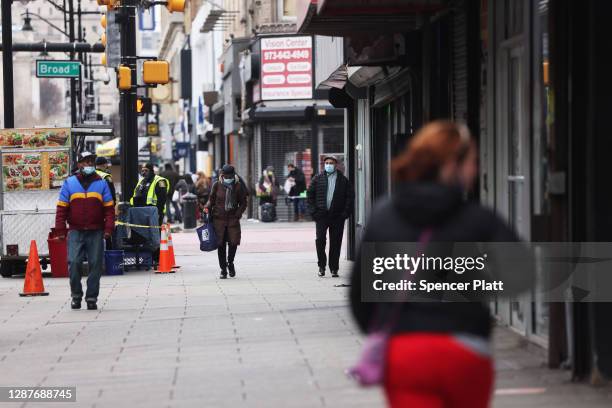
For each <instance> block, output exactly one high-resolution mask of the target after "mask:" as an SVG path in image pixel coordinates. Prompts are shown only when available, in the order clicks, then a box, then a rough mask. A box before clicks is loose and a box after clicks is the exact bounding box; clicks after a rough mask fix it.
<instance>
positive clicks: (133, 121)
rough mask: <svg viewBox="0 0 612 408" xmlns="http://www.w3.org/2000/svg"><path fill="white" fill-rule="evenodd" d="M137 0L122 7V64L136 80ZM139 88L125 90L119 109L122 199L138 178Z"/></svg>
mask: <svg viewBox="0 0 612 408" xmlns="http://www.w3.org/2000/svg"><path fill="white" fill-rule="evenodd" d="M137 5H138V1H137V0H124V1H122V2H121V7H120V16H119V17H120V24H121V65H124V66H127V67H129V68H130V71H131V76H132V84H136V60H137V56H136V7H137ZM136 98H137V97H136V88H135V87H134V86H132V87H131V88H130V89H128V90H122V91H121V96H120V101H119V111H120V123H121V191H122V195H121V199H122V200H123V201H127V200H128V199H129V197H131V195H132V191H134V188H135V187H136V183H137V181H138V119H137V114H136Z"/></svg>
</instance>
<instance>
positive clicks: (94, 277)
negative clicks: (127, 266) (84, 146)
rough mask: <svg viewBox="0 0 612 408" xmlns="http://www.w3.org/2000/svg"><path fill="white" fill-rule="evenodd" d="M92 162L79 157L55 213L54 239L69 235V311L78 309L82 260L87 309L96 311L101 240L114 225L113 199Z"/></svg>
mask: <svg viewBox="0 0 612 408" xmlns="http://www.w3.org/2000/svg"><path fill="white" fill-rule="evenodd" d="M95 159H96V156H95V155H94V154H93V153H90V152H82V153H80V154H79V155H78V158H77V167H78V169H79V171H78V172H77V173H76V174H75V175H73V176H70V177H69V178H68V179H67V180H66V181H65V182H64V184H62V188H61V190H60V195H59V200H58V202H57V210H56V213H55V229H56V231H57V237H58V238H60V239H64V238H65V237H66V235H68V270H69V272H70V295H71V298H72V301H71V307H72V309H80V308H81V301H82V299H83V287H82V285H81V271H80V267H81V264H82V263H83V261H84V260H85V258H87V263H88V265H89V271H88V276H87V292H86V294H85V301H86V302H87V309H88V310H95V309H97V308H98V307H97V301H98V294H99V292H100V276H101V275H102V256H103V253H104V247H103V246H104V240H105V239H109V238H110V237H111V234H112V232H113V228H114V223H115V210H114V205H113V204H114V203H113V198H112V196H111V192H110V189H109V187H108V183H107V182H106V181H104V180H103V179H102V178H101V177H100V176H99V175H98V174H97V173H96V168H95ZM66 224H68V228H66Z"/></svg>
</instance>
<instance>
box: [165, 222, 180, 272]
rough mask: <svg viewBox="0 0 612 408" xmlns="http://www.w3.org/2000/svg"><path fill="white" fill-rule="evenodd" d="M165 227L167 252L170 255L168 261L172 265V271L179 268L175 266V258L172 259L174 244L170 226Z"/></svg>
mask: <svg viewBox="0 0 612 408" xmlns="http://www.w3.org/2000/svg"><path fill="white" fill-rule="evenodd" d="M166 225H167V227H166V228H167V231H168V252H169V253H170V261H171V263H172V267H173V268H174V269H178V268H180V266H179V265H177V264H176V258H175V257H174V243H173V242H172V230H171V229H170V224H166Z"/></svg>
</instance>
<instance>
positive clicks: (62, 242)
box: [47, 228, 68, 278]
mask: <svg viewBox="0 0 612 408" xmlns="http://www.w3.org/2000/svg"><path fill="white" fill-rule="evenodd" d="M47 244H48V245H49V258H50V263H51V276H52V277H54V278H67V277H68V243H67V242H66V238H64V239H60V238H58V237H57V232H56V231H55V228H51V231H50V232H49V238H48V239H47Z"/></svg>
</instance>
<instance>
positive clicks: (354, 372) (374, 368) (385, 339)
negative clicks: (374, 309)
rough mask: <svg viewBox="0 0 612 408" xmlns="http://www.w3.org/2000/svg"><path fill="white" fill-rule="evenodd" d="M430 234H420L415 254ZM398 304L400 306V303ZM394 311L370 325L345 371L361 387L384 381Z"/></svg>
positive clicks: (397, 313)
mask: <svg viewBox="0 0 612 408" xmlns="http://www.w3.org/2000/svg"><path fill="white" fill-rule="evenodd" d="M431 233H432V231H431V229H430V228H426V229H425V230H423V232H421V235H420V237H419V250H418V251H417V252H419V253H422V252H423V249H424V247H425V245H427V242H429V239H430V238H431ZM408 273H410V272H408ZM398 304H399V305H401V304H402V303H398ZM394 309H395V310H394V311H393V313H392V314H391V318H390V319H389V320H387V323H386V324H385V325H383V326H381V325H379V324H378V322H374V323H375V324H373V325H371V326H372V329H371V330H370V331H369V333H368V336H367V337H366V339H365V342H364V344H363V349H362V351H361V357H360V358H359V361H357V364H355V365H354V366H353V367H351V368H349V369H348V370H347V374H348V375H349V376H351V377H352V378H354V379H355V380H357V382H359V384H360V385H361V386H363V387H367V386H371V385H380V384H382V382H383V380H384V377H385V362H386V358H387V346H388V345H389V338H390V337H391V331H392V329H393V326H394V325H395V321H396V319H397V317H398V315H399V310H400V307H398V306H395V308H394ZM379 314H380V315H382V313H379ZM381 317H382V316H381ZM377 326H378V327H377ZM374 327H377V328H374Z"/></svg>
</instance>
